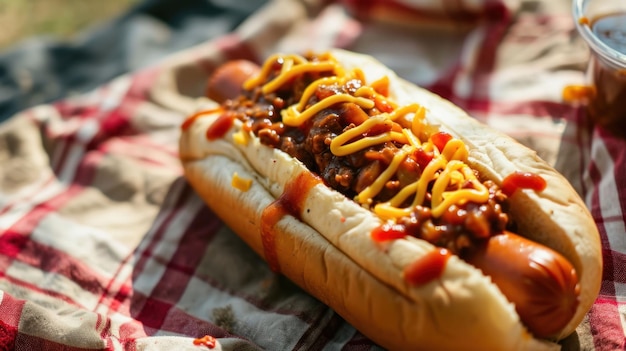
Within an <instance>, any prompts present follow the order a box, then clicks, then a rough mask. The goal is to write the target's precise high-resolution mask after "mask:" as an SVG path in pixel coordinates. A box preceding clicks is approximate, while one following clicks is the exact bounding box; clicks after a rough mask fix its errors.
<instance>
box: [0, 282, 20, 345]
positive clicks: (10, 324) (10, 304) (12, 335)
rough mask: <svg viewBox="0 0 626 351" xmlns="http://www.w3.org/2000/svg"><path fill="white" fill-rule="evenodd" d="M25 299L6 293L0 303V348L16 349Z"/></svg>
mask: <svg viewBox="0 0 626 351" xmlns="http://www.w3.org/2000/svg"><path fill="white" fill-rule="evenodd" d="M24 304H25V301H23V300H17V299H14V298H13V297H11V296H10V295H9V294H7V293H4V294H3V296H2V302H1V303H0V350H14V349H15V339H16V338H17V335H18V326H19V322H20V317H21V316H22V309H23V308H24Z"/></svg>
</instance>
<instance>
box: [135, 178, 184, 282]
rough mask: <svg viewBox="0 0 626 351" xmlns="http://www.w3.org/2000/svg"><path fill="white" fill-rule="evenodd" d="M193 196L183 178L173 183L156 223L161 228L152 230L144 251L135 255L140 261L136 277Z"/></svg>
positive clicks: (146, 238)
mask: <svg viewBox="0 0 626 351" xmlns="http://www.w3.org/2000/svg"><path fill="white" fill-rule="evenodd" d="M193 194H194V192H193V190H192V189H191V187H190V186H189V185H188V184H187V182H186V181H185V180H184V179H183V178H182V177H180V178H177V179H176V180H175V181H174V182H173V183H172V185H171V186H170V190H169V192H168V195H167V196H166V199H165V201H164V202H163V204H162V205H161V211H160V212H159V214H158V215H157V220H156V221H155V223H159V224H160V225H159V227H157V228H151V229H150V231H151V232H152V233H151V235H150V236H146V237H144V240H149V242H148V244H147V245H146V247H145V248H144V249H143V250H141V251H138V252H136V253H135V256H136V257H137V258H138V259H137V262H136V263H135V266H134V269H133V275H134V276H137V275H139V274H141V273H142V272H143V270H144V268H145V265H146V264H147V263H148V260H149V259H150V258H151V257H152V256H153V251H154V249H155V247H156V246H157V245H158V243H159V242H160V241H161V240H162V239H163V236H164V235H165V231H166V230H167V229H168V227H169V225H170V223H171V222H172V221H173V220H174V218H175V217H176V215H177V214H178V213H179V212H180V211H184V210H185V206H184V205H185V203H186V202H187V201H188V200H189V197H190V196H192V195H193Z"/></svg>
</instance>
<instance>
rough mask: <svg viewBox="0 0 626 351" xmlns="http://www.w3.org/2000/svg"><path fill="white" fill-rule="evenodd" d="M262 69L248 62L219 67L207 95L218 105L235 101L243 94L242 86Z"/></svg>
mask: <svg viewBox="0 0 626 351" xmlns="http://www.w3.org/2000/svg"><path fill="white" fill-rule="evenodd" d="M259 69H260V67H259V66H258V65H257V64H256V63H254V62H251V61H248V60H234V61H228V62H226V63H224V64H223V65H221V66H219V67H218V68H217V69H216V70H215V72H213V74H211V77H210V78H209V80H208V83H207V87H206V92H205V95H206V96H207V97H208V98H209V99H211V100H214V101H215V102H217V103H222V102H224V101H225V100H228V99H234V98H236V97H237V96H239V93H241V86H242V85H243V83H244V82H245V81H246V80H247V79H248V78H250V77H252V76H254V75H255V74H257V73H258V72H259Z"/></svg>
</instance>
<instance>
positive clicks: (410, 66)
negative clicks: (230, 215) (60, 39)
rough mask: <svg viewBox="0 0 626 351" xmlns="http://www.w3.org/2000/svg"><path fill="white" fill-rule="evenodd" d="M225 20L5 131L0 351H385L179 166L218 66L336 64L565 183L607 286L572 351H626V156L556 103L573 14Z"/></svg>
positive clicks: (397, 10) (285, 7)
mask: <svg viewBox="0 0 626 351" xmlns="http://www.w3.org/2000/svg"><path fill="white" fill-rule="evenodd" d="M209 3H212V4H214V5H215V4H217V5H220V4H221V3H222V1H217V0H215V1H209ZM243 3H244V2H237V1H235V2H234V3H233V2H231V3H230V4H231V5H232V4H243ZM256 4H259V2H256ZM217 5H216V6H217ZM181 6H183V5H181ZM241 6H244V5H241ZM233 11H234V10H233ZM238 13H240V14H241V13H242V12H238ZM231 14H232V13H231ZM219 18H220V17H219V16H215V17H212V18H211V19H210V20H211V21H213V22H211V25H215V26H218V27H219V28H222V30H223V29H224V28H227V29H226V30H223V31H222V32H220V33H219V34H218V35H216V36H214V37H211V38H208V39H207V40H205V41H203V42H200V43H194V44H193V45H191V46H188V47H186V48H179V47H175V46H174V48H175V50H169V51H168V52H167V53H164V54H163V55H160V56H158V58H156V57H154V56H151V58H150V60H149V62H146V61H143V62H144V63H145V64H144V65H140V67H135V68H133V69H132V70H131V71H129V72H127V73H124V74H121V75H118V76H116V77H114V78H111V79H106V80H105V81H104V82H102V83H101V84H99V85H98V86H97V87H94V88H90V89H88V90H87V91H82V92H80V93H73V94H70V92H69V91H65V94H62V96H59V97H55V98H54V99H53V100H52V101H49V102H45V103H41V104H36V105H35V106H32V107H28V108H24V109H22V110H20V111H19V112H16V113H15V114H14V115H12V117H11V118H9V119H7V120H6V121H4V122H3V123H2V124H0V349H6V350H11V349H16V350H202V349H214V350H261V349H263V350H376V349H380V348H379V347H378V346H377V345H375V344H374V343H372V342H371V341H370V340H369V339H368V338H366V337H365V336H363V335H362V334H360V333H359V332H358V331H357V330H355V329H354V328H353V327H352V326H351V325H349V324H347V323H346V322H345V321H344V320H343V319H342V318H341V317H340V316H339V315H337V314H336V313H335V312H334V311H333V310H332V309H330V308H328V307H327V306H325V305H323V304H321V303H320V302H319V301H317V300H316V299H314V298H313V297H311V296H310V295H308V294H307V293H306V292H304V291H303V290H301V289H299V288H298V287H297V286H295V285H294V284H292V283H291V282H290V281H288V280H287V279H286V278H285V277H283V276H281V275H278V274H275V273H273V272H272V271H271V270H270V269H269V267H268V266H267V265H266V264H265V263H264V262H263V261H262V260H261V259H260V258H259V257H258V256H257V255H256V254H255V253H253V252H252V251H251V250H250V249H249V248H248V247H247V246H246V245H245V244H244V243H243V242H242V241H241V240H240V239H239V238H238V237H237V236H236V235H235V234H233V232H232V231H230V230H229V228H228V227H226V226H225V225H223V224H222V222H221V221H220V220H219V218H217V217H216V216H215V215H214V214H213V213H212V212H211V211H210V210H209V209H208V208H207V207H206V206H205V205H204V203H203V202H202V201H201V200H200V199H199V197H198V196H197V195H196V194H195V193H194V191H193V190H192V189H191V188H190V186H189V185H188V184H187V182H186V181H185V179H184V178H183V177H182V171H181V166H180V164H179V161H178V157H177V145H178V137H179V133H180V132H179V131H180V124H181V123H182V121H183V120H184V119H185V118H186V117H187V116H188V115H189V114H190V113H191V112H192V110H193V107H194V106H195V103H194V102H195V99H196V98H197V97H199V96H201V95H202V94H203V93H204V89H205V85H206V79H207V77H208V76H209V75H210V73H211V72H212V71H213V70H214V69H215V68H216V67H218V66H219V65H220V63H222V62H224V61H226V60H229V59H235V58H245V59H251V60H254V61H257V62H259V61H261V60H262V59H263V58H265V57H267V56H268V55H270V54H271V53H274V52H277V51H289V52H303V51H306V50H310V49H312V50H324V49H327V48H331V47H339V48H346V49H349V50H353V51H357V52H363V53H367V54H370V55H373V56H374V57H376V58H377V59H379V60H380V61H382V62H383V63H385V64H386V65H388V66H389V67H391V68H392V69H394V70H395V71H396V72H397V73H398V74H399V75H401V76H403V77H405V78H406V79H408V80H410V81H413V82H415V83H416V84H419V85H421V86H423V87H425V88H427V89H429V90H431V91H433V92H435V93H437V94H440V95H441V96H443V97H445V98H447V99H449V100H451V101H453V102H454V103H456V104H457V105H459V106H460V107H462V108H464V109H465V110H467V111H468V112H469V113H470V114H471V115H472V116H473V117H475V118H477V119H479V120H481V121H482V122H484V123H486V124H488V125H490V126H492V127H493V128H496V129H499V130H501V131H504V132H505V133H508V134H509V135H511V136H512V137H514V138H516V139H517V140H519V141H520V142H521V143H523V144H525V145H528V146H530V147H531V148H533V149H535V150H537V152H538V153H539V155H540V156H542V157H543V158H544V159H545V160H546V161H548V162H549V163H550V164H552V165H554V167H555V168H557V169H558V170H559V171H561V172H562V173H563V174H564V175H565V176H566V177H567V178H568V179H569V180H570V182H571V183H572V185H573V186H574V187H575V189H576V190H577V191H578V192H579V194H580V195H581V197H582V198H583V199H584V200H585V202H586V204H587V206H588V207H589V209H590V211H591V213H592V215H593V218H594V219H595V221H596V223H597V225H598V228H599V231H600V235H601V242H602V244H603V259H604V270H603V277H602V282H603V283H602V288H601V292H600V295H599V297H598V298H597V300H596V302H595V304H594V306H593V308H592V309H591V310H590V311H589V313H588V315H587V317H586V318H585V320H584V321H583V323H582V324H581V325H580V326H579V327H578V329H577V330H576V333H574V334H573V335H571V336H569V337H568V338H567V339H565V340H564V341H562V346H563V349H565V350H598V351H605V350H616V349H623V348H624V344H625V342H624V339H625V338H624V335H625V334H624V324H623V320H624V309H625V307H626V304H625V302H624V301H625V297H626V290H625V289H624V286H625V285H624V283H625V282H626V275H625V274H624V273H623V272H622V267H624V266H625V264H626V229H625V223H626V140H623V139H621V138H619V137H616V136H614V135H613V133H611V131H607V130H603V129H602V128H599V127H595V126H594V125H593V124H592V123H590V121H589V118H588V116H587V115H586V113H585V110H584V108H582V107H580V106H574V105H571V104H567V103H565V102H563V101H562V98H561V92H562V89H563V88H564V87H565V86H567V85H570V84H583V83H584V80H585V67H586V63H587V60H588V55H589V51H588V49H587V47H586V45H585V43H584V42H583V41H582V39H581V38H580V37H579V36H578V34H577V33H576V30H575V26H574V22H573V20H572V16H571V10H570V2H569V1H568V0H559V1H552V0H541V1H539V0H537V1H530V0H442V1H437V0H421V1H402V0H394V1H377V0H367V1H357V0H343V1H341V0H338V1H327V0H272V1H268V2H267V3H265V4H262V5H259V7H258V8H255V9H254V11H252V12H251V13H249V15H246V16H245V18H242V19H241V21H237V22H232V21H230V22H228V21H227V22H224V23H222V24H221V25H220V23H219ZM205 20H209V19H205ZM233 23H236V25H234V26H233ZM228 26H232V28H230V27H228ZM170 49H171V46H170ZM84 59H85V60H86V61H87V60H89V57H85V58H84ZM85 64H87V63H85ZM103 64H104V63H103ZM68 72H69V71H68ZM68 74H69V73H68ZM52 83H54V82H52ZM234 210H236V209H234ZM485 337H489V335H485ZM213 338H214V339H213Z"/></svg>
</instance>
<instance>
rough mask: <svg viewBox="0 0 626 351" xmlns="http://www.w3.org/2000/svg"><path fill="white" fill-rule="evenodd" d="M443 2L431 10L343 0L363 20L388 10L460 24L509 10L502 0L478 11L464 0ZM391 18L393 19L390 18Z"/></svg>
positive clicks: (387, 1)
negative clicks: (441, 7) (470, 7)
mask: <svg viewBox="0 0 626 351" xmlns="http://www.w3.org/2000/svg"><path fill="white" fill-rule="evenodd" d="M441 1H442V2H443V5H444V6H443V10H444V11H437V10H430V9H424V8H420V7H419V6H412V5H407V4H405V3H404V2H401V1H393V0H342V1H340V2H341V3H343V4H344V5H345V6H346V7H347V8H348V9H350V10H351V11H352V12H353V13H354V15H355V16H356V17H357V18H359V19H360V20H361V21H367V20H369V19H371V18H375V17H376V14H377V13H380V11H387V12H390V13H391V14H394V13H395V14H402V15H403V16H405V17H409V18H412V19H414V20H415V21H418V20H419V19H429V20H432V19H440V20H453V21H454V22H456V23H458V24H462V23H475V22H476V21H478V20H480V19H492V20H493V19H499V18H501V17H502V16H503V15H506V14H507V13H508V12H509V11H508V8H507V7H506V5H505V4H503V3H502V1H501V0H496V1H487V2H486V3H485V4H484V6H483V8H482V9H481V10H480V11H478V12H472V11H469V10H468V9H467V8H466V7H465V6H464V2H463V1H459V0H449V1H445V0H441ZM390 20H393V19H392V18H390Z"/></svg>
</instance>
